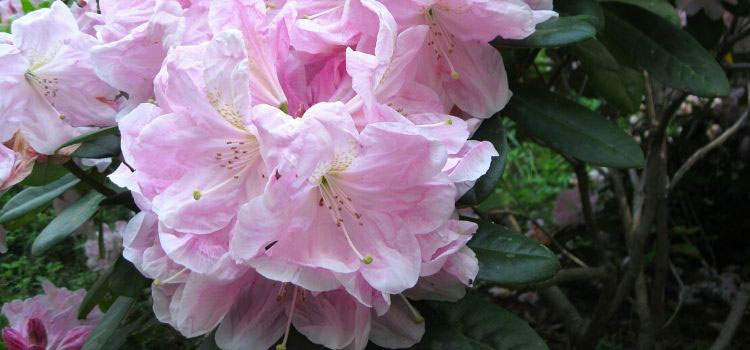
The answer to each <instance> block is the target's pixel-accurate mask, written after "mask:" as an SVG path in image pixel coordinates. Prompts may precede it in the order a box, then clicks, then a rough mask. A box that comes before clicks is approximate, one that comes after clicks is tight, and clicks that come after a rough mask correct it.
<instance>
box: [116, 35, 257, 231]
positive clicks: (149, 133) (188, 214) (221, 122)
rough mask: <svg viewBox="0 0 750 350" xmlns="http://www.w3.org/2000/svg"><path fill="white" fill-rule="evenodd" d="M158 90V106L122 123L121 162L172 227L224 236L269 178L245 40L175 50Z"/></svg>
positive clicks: (227, 38)
mask: <svg viewBox="0 0 750 350" xmlns="http://www.w3.org/2000/svg"><path fill="white" fill-rule="evenodd" d="M156 85H157V88H156V90H157V94H156V95H157V101H158V103H159V106H160V107H156V106H153V105H150V104H144V105H141V106H139V107H138V108H136V109H135V110H134V111H132V112H131V113H130V114H128V115H127V116H125V117H124V118H123V119H122V121H121V122H120V129H121V131H122V134H123V138H122V148H123V157H124V159H125V161H126V162H127V163H128V164H129V165H130V166H131V167H133V168H134V169H136V171H135V173H133V176H135V179H136V182H137V184H138V186H139V187H140V192H142V193H143V194H144V195H145V196H146V197H147V198H149V199H150V200H152V201H153V211H154V212H155V213H156V214H157V215H158V216H159V219H160V221H161V223H162V224H164V225H165V226H166V227H167V228H170V229H173V230H178V231H180V232H185V233H195V234H207V233H211V232H216V231H218V230H221V229H223V228H225V227H227V226H229V225H230V224H231V223H232V222H233V220H234V218H235V216H236V211H237V208H238V207H239V206H240V205H241V204H242V203H244V202H245V201H247V200H249V199H250V198H252V197H254V196H256V195H258V194H260V192H261V191H262V187H263V184H264V182H265V181H266V179H267V177H268V176H267V175H268V174H265V173H264V171H265V168H264V167H263V162H262V161H261V160H260V153H259V143H258V141H257V138H256V136H255V131H254V129H255V128H254V126H253V125H252V123H250V118H249V117H250V95H249V86H250V83H249V72H248V63H247V58H246V55H245V50H244V45H242V36H241V34H240V33H239V32H237V31H226V32H222V33H220V34H218V35H216V36H215V37H214V38H213V39H212V40H211V41H210V42H208V43H205V44H202V45H198V46H182V47H178V48H176V49H174V50H173V51H172V52H171V53H170V55H169V56H168V57H167V59H166V61H165V64H164V67H163V69H162V71H161V73H160V74H159V77H157V79H156Z"/></svg>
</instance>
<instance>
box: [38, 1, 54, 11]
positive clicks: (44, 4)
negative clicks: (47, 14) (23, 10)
mask: <svg viewBox="0 0 750 350" xmlns="http://www.w3.org/2000/svg"><path fill="white" fill-rule="evenodd" d="M51 5H52V3H51V2H49V1H42V2H40V3H39V6H38V7H37V8H40V9H46V8H49V7H50V6H51Z"/></svg>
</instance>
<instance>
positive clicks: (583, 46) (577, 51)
mask: <svg viewBox="0 0 750 350" xmlns="http://www.w3.org/2000/svg"><path fill="white" fill-rule="evenodd" d="M565 51H568V52H569V53H570V54H572V55H574V56H576V57H578V58H579V59H581V61H583V62H584V63H588V64H592V65H596V66H599V67H600V68H604V69H609V70H612V71H616V70H617V67H618V64H617V60H616V59H615V57H614V56H612V54H611V53H609V50H607V47H606V46H604V45H603V44H602V43H601V42H599V40H596V39H589V40H586V41H582V42H580V43H578V44H575V45H571V46H568V47H566V48H565Z"/></svg>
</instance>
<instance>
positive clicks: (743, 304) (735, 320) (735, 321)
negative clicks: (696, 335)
mask: <svg viewBox="0 0 750 350" xmlns="http://www.w3.org/2000/svg"><path fill="white" fill-rule="evenodd" d="M748 302H750V283H745V284H743V285H742V287H741V288H740V291H739V292H738V293H737V296H736V297H735V299H734V303H733V304H732V309H731V310H730V311H729V316H727V320H726V321H724V325H723V326H722V327H721V331H720V332H719V337H718V338H716V341H714V343H713V345H711V348H710V350H722V349H726V348H727V347H728V346H729V344H730V343H731V342H732V338H733V337H734V333H735V332H736V331H737V327H739V325H740V322H742V315H743V314H744V313H745V309H746V308H747V304H748Z"/></svg>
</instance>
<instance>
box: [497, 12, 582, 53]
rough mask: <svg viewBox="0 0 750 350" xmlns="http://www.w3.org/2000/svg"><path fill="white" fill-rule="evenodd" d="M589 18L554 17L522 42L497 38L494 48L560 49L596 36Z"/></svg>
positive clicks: (540, 25) (539, 26)
mask: <svg viewBox="0 0 750 350" xmlns="http://www.w3.org/2000/svg"><path fill="white" fill-rule="evenodd" d="M590 21H591V16H571V17H554V18H551V19H549V20H547V21H545V22H544V23H541V24H539V25H537V26H536V31H535V32H534V34H531V35H530V36H529V37H527V38H526V39H523V40H508V39H502V38H497V39H495V40H493V41H492V44H493V45H495V46H510V47H540V48H542V47H560V46H566V45H571V44H575V43H577V42H581V41H584V40H586V39H589V38H592V37H593V36H594V35H596V28H594V26H593V25H592V24H591V23H590Z"/></svg>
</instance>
